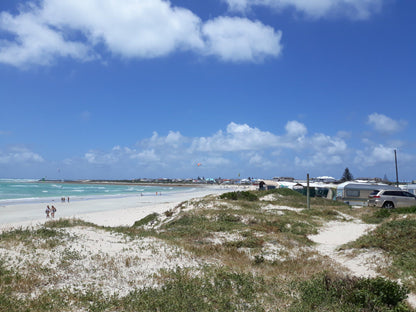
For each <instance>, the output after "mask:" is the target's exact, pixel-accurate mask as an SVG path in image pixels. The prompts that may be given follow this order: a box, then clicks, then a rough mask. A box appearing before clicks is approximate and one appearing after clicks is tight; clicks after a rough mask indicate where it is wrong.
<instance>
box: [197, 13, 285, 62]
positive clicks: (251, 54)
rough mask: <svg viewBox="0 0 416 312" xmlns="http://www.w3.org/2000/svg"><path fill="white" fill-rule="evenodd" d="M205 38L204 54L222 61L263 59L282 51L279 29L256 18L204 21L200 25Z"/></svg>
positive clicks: (224, 18)
mask: <svg viewBox="0 0 416 312" xmlns="http://www.w3.org/2000/svg"><path fill="white" fill-rule="evenodd" d="M202 32H203V34H204V35H205V36H206V38H207V47H208V48H207V50H206V53H207V54H212V55H216V56H219V57H220V58H221V59H222V60H224V61H233V62H241V61H247V60H248V61H251V60H254V61H262V60H263V59H264V58H265V57H268V56H274V57H277V56H279V54H280V53H281V50H282V46H281V44H280V41H281V38H282V32H281V31H275V30H274V29H273V28H272V27H270V26H266V25H264V24H262V23H261V22H259V21H255V22H253V21H250V20H248V19H246V18H238V17H219V18H216V19H214V20H211V21H208V22H207V23H205V25H204V26H203V29H202Z"/></svg>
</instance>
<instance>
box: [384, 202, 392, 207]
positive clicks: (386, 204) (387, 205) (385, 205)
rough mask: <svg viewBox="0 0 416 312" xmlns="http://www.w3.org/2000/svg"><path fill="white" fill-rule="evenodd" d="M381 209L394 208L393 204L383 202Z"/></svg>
mask: <svg viewBox="0 0 416 312" xmlns="http://www.w3.org/2000/svg"><path fill="white" fill-rule="evenodd" d="M383 208H387V209H393V208H394V204H393V203H392V202H385V203H384V204H383Z"/></svg>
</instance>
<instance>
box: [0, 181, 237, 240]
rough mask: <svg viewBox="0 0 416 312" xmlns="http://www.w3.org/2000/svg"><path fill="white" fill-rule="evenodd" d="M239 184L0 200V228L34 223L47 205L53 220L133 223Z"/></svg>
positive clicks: (39, 222)
mask: <svg viewBox="0 0 416 312" xmlns="http://www.w3.org/2000/svg"><path fill="white" fill-rule="evenodd" d="M241 188H242V187H239V186H227V187H221V188H220V187H217V186H215V187H209V186H205V187H200V188H193V189H191V190H186V189H183V190H182V191H178V192H169V193H163V194H162V195H146V196H140V195H137V194H136V195H132V194H130V195H120V196H116V197H113V196H111V197H105V198H103V197H100V198H83V199H78V200H74V201H70V202H69V203H68V202H60V201H49V202H44V201H43V202H40V203H39V202H34V203H17V204H2V205H1V211H2V217H1V218H0V232H3V231H7V230H10V229H13V228H18V227H37V226H41V225H42V224H44V223H45V222H46V221H49V220H53V219H52V218H46V214H45V209H46V205H50V206H51V205H54V206H55V207H56V208H57V212H56V214H55V220H59V219H60V218H77V219H81V220H84V221H87V222H91V223H94V224H96V225H102V226H112V227H115V226H132V225H133V224H134V222H135V221H137V220H140V219H142V218H144V217H145V216H147V215H149V214H151V213H154V212H156V213H159V214H160V213H163V212H165V211H167V210H170V209H173V208H175V207H176V206H177V205H178V204H180V203H181V202H183V201H186V200H190V199H193V198H200V197H205V196H207V195H219V194H222V193H225V192H230V191H235V190H238V189H241Z"/></svg>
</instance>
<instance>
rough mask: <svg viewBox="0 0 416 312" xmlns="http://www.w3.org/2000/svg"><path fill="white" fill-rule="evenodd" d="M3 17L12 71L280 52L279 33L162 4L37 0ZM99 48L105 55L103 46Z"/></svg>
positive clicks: (2, 48) (149, 0)
mask: <svg viewBox="0 0 416 312" xmlns="http://www.w3.org/2000/svg"><path fill="white" fill-rule="evenodd" d="M37 3H38V5H35V4H33V3H31V4H30V5H27V6H25V7H24V8H22V9H21V10H20V11H19V13H17V14H16V15H12V14H10V13H8V12H0V33H1V34H4V37H3V38H2V37H1V36H0V62H1V63H5V64H9V65H13V66H16V67H25V66H29V65H50V64H53V63H54V61H56V59H58V58H72V59H75V60H80V61H89V60H93V59H103V58H104V57H105V54H106V51H108V52H110V54H111V55H113V56H116V57H122V58H127V59H143V58H144V59H146V58H156V57H165V56H168V55H170V54H172V53H175V52H180V51H192V52H194V53H195V54H199V55H204V56H206V55H210V56H215V57H218V58H219V59H221V60H223V61H231V62H236V61H246V62H259V61H261V60H263V59H264V58H265V57H276V56H279V55H280V53H281V49H282V47H281V44H280V40H281V32H280V31H276V30H274V29H273V28H272V27H270V26H266V25H264V24H262V23H261V22H259V21H251V20H248V19H246V18H230V17H218V18H214V19H212V20H208V21H205V22H203V21H202V20H201V19H200V18H199V16H197V15H196V14H194V13H193V12H192V11H190V10H188V9H186V8H182V7H177V6H173V5H172V4H171V3H170V2H168V1H165V0H119V1H114V0H88V1H85V0H40V1H39V2H37ZM102 48H104V51H103V49H102Z"/></svg>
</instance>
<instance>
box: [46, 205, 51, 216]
mask: <svg viewBox="0 0 416 312" xmlns="http://www.w3.org/2000/svg"><path fill="white" fill-rule="evenodd" d="M45 213H46V218H49V214H50V213H51V208H49V205H48V206H46V210H45Z"/></svg>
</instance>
